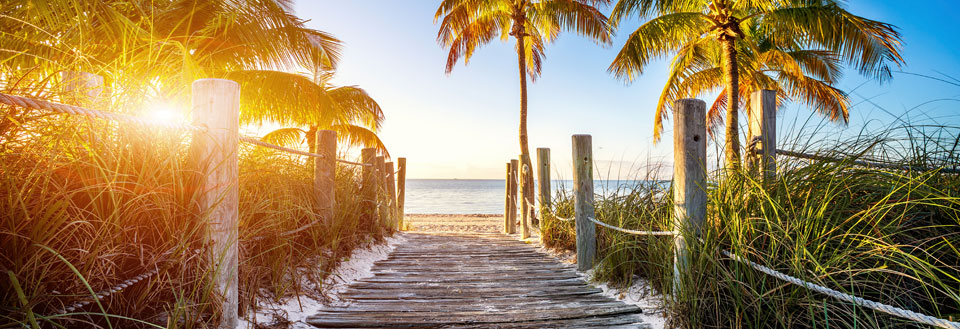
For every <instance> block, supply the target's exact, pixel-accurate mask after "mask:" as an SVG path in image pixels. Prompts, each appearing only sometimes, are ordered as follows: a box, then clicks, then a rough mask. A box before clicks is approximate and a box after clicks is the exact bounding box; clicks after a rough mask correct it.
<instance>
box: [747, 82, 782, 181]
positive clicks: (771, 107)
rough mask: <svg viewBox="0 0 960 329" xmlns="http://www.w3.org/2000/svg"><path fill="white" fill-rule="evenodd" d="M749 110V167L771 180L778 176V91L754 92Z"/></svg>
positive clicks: (751, 170)
mask: <svg viewBox="0 0 960 329" xmlns="http://www.w3.org/2000/svg"><path fill="white" fill-rule="evenodd" d="M748 110H749V112H748V113H747V120H748V121H749V126H747V136H749V137H748V139H747V155H748V157H747V168H748V169H749V170H750V172H758V168H761V170H762V171H763V177H764V179H766V180H769V179H772V178H774V177H776V176H777V92H776V91H773V90H758V91H756V92H754V93H753V95H752V97H751V100H750V106H749V108H748Z"/></svg>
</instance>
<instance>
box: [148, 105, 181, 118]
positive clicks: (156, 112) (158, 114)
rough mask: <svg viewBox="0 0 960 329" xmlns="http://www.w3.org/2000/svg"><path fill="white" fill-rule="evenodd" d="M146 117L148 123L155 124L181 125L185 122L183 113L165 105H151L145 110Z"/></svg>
mask: <svg viewBox="0 0 960 329" xmlns="http://www.w3.org/2000/svg"><path fill="white" fill-rule="evenodd" d="M146 116H147V118H149V119H150V121H156V122H164V123H181V122H184V121H186V117H185V116H184V115H183V112H180V111H179V110H177V108H176V107H174V106H172V105H170V104H167V103H156V104H153V105H152V106H150V107H149V108H147V111H146Z"/></svg>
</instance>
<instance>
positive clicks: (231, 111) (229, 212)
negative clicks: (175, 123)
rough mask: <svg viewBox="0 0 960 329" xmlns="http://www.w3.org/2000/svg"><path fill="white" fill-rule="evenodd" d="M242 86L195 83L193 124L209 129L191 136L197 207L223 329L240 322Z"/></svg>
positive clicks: (206, 81)
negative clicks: (204, 225)
mask: <svg viewBox="0 0 960 329" xmlns="http://www.w3.org/2000/svg"><path fill="white" fill-rule="evenodd" d="M239 119H240V85H239V84H237V83H236V82H233V81H230V80H222V79H200V80H197V81H194V82H193V120H194V123H195V124H197V125H202V126H206V127H207V131H206V132H197V133H195V134H194V135H193V142H192V145H191V152H190V156H191V160H190V163H192V164H195V165H196V166H197V167H196V169H197V172H198V174H199V183H200V186H199V191H200V197H199V204H200V211H201V214H203V216H204V217H205V218H206V219H207V223H208V225H209V226H208V227H209V228H208V231H207V235H206V239H208V241H207V244H206V245H207V246H210V248H209V249H208V250H207V251H208V257H210V258H209V259H210V264H213V266H215V269H214V270H213V271H212V273H213V276H214V282H215V284H216V293H217V294H219V295H220V296H221V297H222V300H223V304H222V305H221V311H222V312H223V313H222V314H221V320H220V328H234V327H236V326H237V324H238V323H239V314H238V307H237V303H238V296H239V295H238V292H237V283H238V280H237V273H238V272H237V270H238V264H239V263H238V252H237V243H238V237H239V231H238V216H239V206H240V199H239V179H240V178H239V169H238V164H237V142H238V139H239V136H240V135H239V130H240V129H239V128H240V121H239Z"/></svg>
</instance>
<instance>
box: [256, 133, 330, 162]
mask: <svg viewBox="0 0 960 329" xmlns="http://www.w3.org/2000/svg"><path fill="white" fill-rule="evenodd" d="M240 141H241V142H245V143H250V144H253V145H256V146H261V147H266V148H269V149H274V150H278V151H283V152H287V153H293V154H299V155H303V156H308V157H314V158H320V159H323V155H320V154H316V153H310V152H304V151H300V150H294V149H292V148H286V147H283V146H280V145H274V144H270V143H267V142H264V141H261V140H259V139H256V138H253V137H248V136H240Z"/></svg>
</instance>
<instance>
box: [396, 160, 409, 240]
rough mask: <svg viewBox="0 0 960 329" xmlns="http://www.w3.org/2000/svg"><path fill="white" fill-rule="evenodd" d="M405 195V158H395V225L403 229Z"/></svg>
mask: <svg viewBox="0 0 960 329" xmlns="http://www.w3.org/2000/svg"><path fill="white" fill-rule="evenodd" d="M406 193H407V158H397V222H398V223H399V224H397V225H398V226H399V227H400V229H403V202H404V199H405V198H406Z"/></svg>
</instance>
